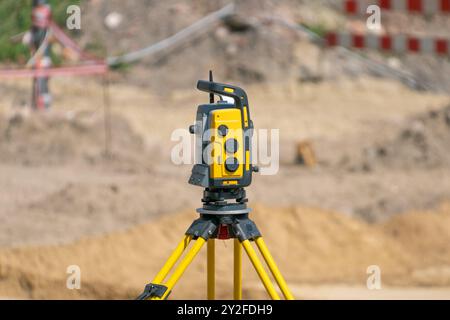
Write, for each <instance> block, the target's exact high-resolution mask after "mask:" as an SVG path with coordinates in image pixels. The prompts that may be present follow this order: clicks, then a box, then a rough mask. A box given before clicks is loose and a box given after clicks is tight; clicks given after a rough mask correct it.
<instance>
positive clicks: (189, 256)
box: [151, 238, 206, 300]
mask: <svg viewBox="0 0 450 320" xmlns="http://www.w3.org/2000/svg"><path fill="white" fill-rule="evenodd" d="M205 242H206V241H205V239H203V238H198V239H197V240H196V241H195V244H194V245H193V246H192V248H191V249H190V250H189V251H188V252H187V253H186V256H185V257H184V258H183V259H182V260H181V261H180V264H179V265H178V266H177V267H176V269H175V270H174V272H173V274H172V275H171V276H170V278H169V280H167V282H166V283H165V286H166V287H167V290H166V292H165V293H164V295H163V296H162V297H161V298H160V297H152V298H151V300H164V299H165V298H166V297H167V296H168V294H169V293H170V291H172V289H173V287H174V286H175V284H176V283H177V281H178V280H179V279H180V278H181V276H182V275H183V273H184V271H186V268H187V267H188V266H189V264H190V263H191V262H192V260H194V258H195V256H196V255H197V253H198V252H199V251H200V249H201V248H202V246H203V245H204V244H205Z"/></svg>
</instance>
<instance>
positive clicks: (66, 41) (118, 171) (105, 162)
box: [0, 0, 450, 299]
mask: <svg viewBox="0 0 450 320" xmlns="http://www.w3.org/2000/svg"><path fill="white" fill-rule="evenodd" d="M33 2H36V3H35V5H38V4H39V5H41V6H42V5H45V4H44V2H46V3H47V5H49V6H47V7H46V8H47V9H43V11H42V12H41V14H44V20H45V14H47V13H48V11H45V10H49V9H51V13H52V19H51V21H53V22H51V23H50V22H48V21H47V22H48V24H45V23H44V24H43V25H38V24H39V21H38V20H39V17H41V16H39V15H35V19H34V20H32V10H33ZM37 2H39V1H32V0H2V1H1V2H0V204H1V205H0V298H8V299H10V298H12V299H15V298H20V299H79V298H83V299H120V298H134V297H136V296H137V295H138V294H139V293H140V292H141V291H142V289H143V288H144V285H145V284H146V283H148V282H149V281H150V280H151V279H152V277H153V276H154V275H155V274H156V272H157V271H158V269H159V268H160V267H161V266H162V264H163V263H164V261H165V259H166V258H167V257H168V255H169V253H170V252H171V250H172V248H173V247H174V246H175V245H176V244H177V243H178V241H179V239H180V238H181V236H182V234H183V233H184V231H185V230H186V228H187V227H188V226H189V224H190V223H191V221H192V220H193V219H195V218H196V217H197V213H196V212H195V208H197V207H199V206H200V205H201V202H200V199H201V197H202V190H201V189H200V188H198V187H194V186H191V185H189V184H188V183H187V180H188V177H189V175H190V171H191V165H181V166H177V165H175V164H173V163H172V161H171V159H170V155H171V150H172V148H173V147H174V146H175V145H176V144H177V142H174V141H172V140H171V134H172V132H173V131H174V130H175V129H179V128H185V129H187V128H188V126H189V125H190V124H192V122H193V121H194V119H195V112H196V107H197V105H198V104H201V103H205V102H207V101H208V96H207V95H205V94H204V93H201V92H199V91H198V90H196V88H195V86H196V82H197V80H199V79H207V76H208V71H209V70H213V72H214V79H215V80H216V81H218V82H224V83H232V84H235V85H238V86H241V87H243V88H244V89H245V90H246V91H247V94H248V96H249V101H250V108H251V112H252V117H253V121H254V123H255V127H256V128H257V129H279V130H280V170H279V172H278V173H277V174H276V175H273V176H262V175H255V177H254V180H253V181H254V182H253V184H252V185H251V186H250V187H249V188H247V193H248V196H249V200H250V206H251V207H252V208H253V209H254V210H253V212H252V216H251V218H252V219H253V220H255V222H256V223H257V224H258V226H259V227H260V229H261V231H262V233H263V235H264V236H265V238H266V242H267V244H268V247H269V249H270V250H271V251H272V254H273V256H274V258H275V260H276V261H277V262H278V264H279V267H280V269H281V271H282V273H283V274H284V276H285V277H286V280H287V282H288V283H289V284H290V287H291V289H292V291H293V293H294V295H295V296H296V298H300V299H329V298H335V299H347V298H353V299H361V298H362V299H379V298H385V299H420V298H437V299H450V103H449V100H450V99H449V95H448V93H449V90H450V63H449V56H450V41H449V40H448V39H449V38H450V34H449V31H448V30H450V12H449V11H450V3H449V2H448V1H445V0H444V1H442V0H435V1H409V0H392V1H390V2H386V1H381V3H384V6H386V8H382V9H383V10H381V25H378V26H377V28H375V29H373V28H369V27H368V25H367V19H369V16H368V15H367V14H364V13H361V10H362V11H364V12H365V8H367V6H368V5H369V4H380V2H379V1H340V0H335V1H332V0H328V1H326V0H322V1H302V0H280V1H272V0H262V1H256V0H235V1H228V0H223V1H206V0H186V1H181V0H170V1H158V0H133V1H127V2H124V1H119V0H78V1H76V0H60V1H56V0H51V1H44V2H43V3H37ZM387 3H390V4H391V7H390V8H388V7H387ZM429 3H433V4H434V6H433V5H429ZM380 5H381V4H380ZM69 6H78V8H80V11H79V12H80V15H79V22H80V24H79V26H78V27H79V28H77V27H75V28H69V26H73V24H70V23H74V21H75V22H76V21H77V20H76V16H73V14H75V15H76V12H77V11H76V10H75V11H72V10H69V11H70V12H69V13H68V8H69ZM76 8H77V7H75V9H76ZM41 9H42V7H41ZM74 17H75V18H74ZM41 18H42V17H41ZM68 19H69V20H68ZM73 19H75V20H73ZM68 21H70V22H68ZM30 30H31V32H30ZM42 30H44V31H42ZM48 30H51V32H48ZM41 31H42V32H41ZM39 32H41V33H39ZM30 39H31V40H30ZM36 39H38V40H36ZM370 39H371V40H370ZM374 39H375V40H374ZM33 41H35V42H33ZM36 41H37V42H36ZM42 44H44V45H42ZM50 62H51V63H50ZM33 69H34V70H41V71H42V70H44V71H45V70H48V73H46V74H40V77H38V78H36V79H35V80H34V82H33V75H34V76H36V73H33V72H36V71H33ZM47 77H48V79H46V78H47ZM47 80H48V81H47ZM39 81H43V82H39ZM33 83H34V84H33ZM42 83H44V84H42ZM47 84H48V91H47V89H46V86H47ZM41 98H42V100H40V99H41ZM216 250H217V251H218V257H220V258H218V259H217V260H218V261H217V263H218V266H217V268H218V273H217V290H218V297H219V298H231V297H232V243H231V242H228V241H223V243H219V244H218V245H217V249H216ZM244 262H245V264H244V298H247V299H257V298H264V299H265V298H267V297H266V295H265V292H264V288H263V287H262V285H261V284H260V282H259V281H258V279H257V276H256V274H255V272H254V271H253V270H252V266H251V265H250V264H249V263H247V261H246V259H244ZM70 265H77V266H79V267H80V269H81V288H80V289H74V290H70V289H68V288H67V287H66V281H67V278H68V277H69V276H70V274H68V273H67V272H66V271H67V267H68V266H70ZM370 266H378V267H379V270H380V271H381V286H382V287H381V290H369V288H368V287H367V279H368V278H369V277H370V276H371V274H370V273H368V272H367V270H368V268H369V267H370ZM369 269H370V268H369ZM205 283H206V256H205V253H204V252H202V253H201V254H200V256H199V258H197V259H196V261H195V262H194V263H193V264H192V265H191V266H190V267H189V269H188V270H187V272H186V275H185V276H184V277H183V278H182V280H181V281H180V282H179V284H178V285H177V286H176V287H175V290H174V292H173V293H172V296H171V297H172V298H174V299H177V298H178V299H180V298H185V299H204V298H205V297H206V289H205Z"/></svg>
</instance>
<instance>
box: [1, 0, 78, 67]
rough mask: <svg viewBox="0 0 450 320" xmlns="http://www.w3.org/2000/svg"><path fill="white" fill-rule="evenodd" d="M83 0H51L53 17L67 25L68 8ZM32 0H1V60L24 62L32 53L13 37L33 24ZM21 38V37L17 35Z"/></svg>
mask: <svg viewBox="0 0 450 320" xmlns="http://www.w3.org/2000/svg"><path fill="white" fill-rule="evenodd" d="M80 1H81V0H49V1H48V3H49V4H50V5H51V6H52V11H53V19H54V20H55V22H56V23H58V24H59V25H61V26H64V25H65V21H66V18H67V13H66V9H67V6H69V5H71V4H76V5H79V4H80ZM31 3H32V0H1V1H0V62H6V61H13V62H24V61H26V60H28V58H29V56H30V54H29V49H28V48H27V46H25V45H23V44H22V43H21V42H20V41H17V40H16V41H12V40H11V37H14V36H16V35H19V34H20V33H22V32H26V31H27V30H29V29H30V26H31ZM17 38H19V39H20V37H17Z"/></svg>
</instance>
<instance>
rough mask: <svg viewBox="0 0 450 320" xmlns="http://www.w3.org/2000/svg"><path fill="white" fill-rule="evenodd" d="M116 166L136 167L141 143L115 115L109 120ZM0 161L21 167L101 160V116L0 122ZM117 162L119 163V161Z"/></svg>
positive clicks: (46, 116) (85, 114)
mask: <svg viewBox="0 0 450 320" xmlns="http://www.w3.org/2000/svg"><path fill="white" fill-rule="evenodd" d="M111 131H112V132H113V134H114V150H112V151H113V152H114V157H113V159H110V160H111V161H112V162H115V163H116V164H119V162H120V163H123V164H124V166H125V165H126V164H127V163H138V162H139V160H138V158H139V157H138V156H139V155H140V154H141V153H142V139H141V138H140V137H139V136H138V135H137V134H135V133H134V131H133V129H132V128H131V127H130V125H129V124H128V122H127V121H126V120H125V119H124V118H123V117H122V116H119V115H114V116H112V118H111ZM0 136H1V139H0V161H1V162H3V163H20V164H22V165H25V166H43V165H65V164H68V163H74V162H77V161H78V162H80V161H81V162H82V163H87V164H97V163H102V160H104V158H105V157H104V150H105V148H104V146H105V124H104V117H103V115H102V114H101V113H92V112H80V113H73V112H72V113H66V114H58V113H56V112H50V113H48V114H42V115H34V114H33V115H32V116H27V115H23V114H16V115H13V116H11V117H9V118H7V117H2V118H1V119H0ZM119 160H120V161H119Z"/></svg>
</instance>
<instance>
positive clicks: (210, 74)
mask: <svg viewBox="0 0 450 320" xmlns="http://www.w3.org/2000/svg"><path fill="white" fill-rule="evenodd" d="M209 81H210V82H213V81H214V80H213V73H212V70H209ZM209 103H214V93H212V92H211V93H210V94H209Z"/></svg>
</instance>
